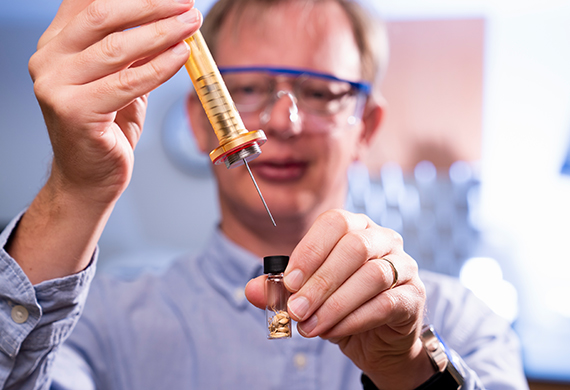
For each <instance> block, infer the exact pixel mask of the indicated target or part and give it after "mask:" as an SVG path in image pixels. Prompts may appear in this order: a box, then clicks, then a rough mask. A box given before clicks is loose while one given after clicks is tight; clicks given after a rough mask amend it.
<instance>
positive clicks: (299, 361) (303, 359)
mask: <svg viewBox="0 0 570 390" xmlns="http://www.w3.org/2000/svg"><path fill="white" fill-rule="evenodd" d="M293 363H295V367H297V368H298V369H299V370H302V369H303V368H305V366H306V365H307V356H305V354H304V353H297V354H295V356H294V357H293Z"/></svg>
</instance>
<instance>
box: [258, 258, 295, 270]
mask: <svg viewBox="0 0 570 390" xmlns="http://www.w3.org/2000/svg"><path fill="white" fill-rule="evenodd" d="M287 263H289V256H265V257H264V258H263V272H264V273H266V274H280V273H281V272H283V271H285V268H287Z"/></svg>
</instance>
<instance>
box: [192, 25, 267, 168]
mask: <svg viewBox="0 0 570 390" xmlns="http://www.w3.org/2000/svg"><path fill="white" fill-rule="evenodd" d="M186 43H188V45H189V46H190V57H189V58H188V61H187V62H186V70H187V71H188V74H189V75H190V78H191V79H192V84H194V88H195V89H196V93H197V94H198V98H199V99H200V102H201V103H202V106H203V107H204V111H206V115H207V116H208V119H209V120H210V123H211V124H212V127H213V129H214V133H215V134H216V137H217V138H218V141H219V143H220V147H218V148H216V149H215V150H213V151H212V152H211V153H210V158H211V160H212V162H214V163H216V164H219V163H221V162H225V163H226V166H228V168H229V167H230V166H232V165H233V164H234V161H233V160H230V162H229V161H228V159H227V156H228V155H231V154H233V153H236V152H239V151H240V150H245V152H246V153H245V154H247V155H246V156H242V157H241V158H240V161H239V162H238V164H239V163H241V159H243V158H247V159H248V160H250V159H252V158H254V157H256V156H257V155H258V154H259V153H261V151H260V149H259V147H257V148H250V147H249V146H252V144H254V143H255V144H257V146H259V145H262V144H263V143H264V142H265V141H266V137H265V134H264V133H263V131H261V130H257V131H248V130H247V129H246V128H245V126H244V124H243V121H242V119H241V117H240V115H239V113H238V111H237V109H236V107H235V104H234V102H233V100H232V98H231V96H230V93H229V91H228V89H227V87H226V84H225V83H224V80H223V79H222V76H221V74H220V71H219V70H218V67H217V65H216V63H215V61H214V58H213V57H212V54H211V53H210V50H209V49H208V46H207V45H206V41H205V40H204V37H203V36H202V33H201V32H200V31H197V32H196V33H195V34H194V35H192V36H191V37H190V38H188V39H186ZM250 150H251V151H252V152H249V153H248V151H250ZM253 150H257V151H258V152H253ZM243 153H244V152H242V154H243Z"/></svg>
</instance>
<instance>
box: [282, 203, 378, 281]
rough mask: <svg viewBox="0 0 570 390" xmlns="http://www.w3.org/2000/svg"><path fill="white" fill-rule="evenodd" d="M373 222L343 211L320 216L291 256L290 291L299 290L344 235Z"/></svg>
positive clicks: (286, 279)
mask: <svg viewBox="0 0 570 390" xmlns="http://www.w3.org/2000/svg"><path fill="white" fill-rule="evenodd" d="M370 223H371V221H370V219H369V218H368V217H366V216H365V215H363V214H351V213H348V212H346V211H344V210H330V211H327V212H325V213H323V214H321V215H320V216H319V217H318V218H317V220H316V221H315V223H314V224H313V226H311V228H310V229H309V231H308V232H307V234H306V235H305V236H304V237H303V239H302V240H301V241H300V242H299V244H298V245H297V247H296V248H295V250H294V251H293V253H292V254H291V258H290V259H289V265H288V266H287V269H286V270H285V273H284V275H285V278H284V283H285V286H286V287H287V289H288V290H289V291H291V292H295V291H298V290H299V289H300V288H301V286H302V285H303V284H304V283H305V282H306V281H307V280H308V279H309V278H310V277H311V276H312V275H313V273H314V272H315V271H316V270H317V269H318V268H319V267H320V266H321V264H322V262H323V260H324V259H326V258H327V257H328V255H329V254H330V253H331V251H332V250H333V248H334V247H335V246H336V244H337V243H338V242H339V241H340V239H341V238H342V237H343V236H344V235H345V234H347V233H348V232H349V231H352V230H363V229H366V227H368V226H369V224H370Z"/></svg>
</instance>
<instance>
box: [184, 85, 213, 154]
mask: <svg viewBox="0 0 570 390" xmlns="http://www.w3.org/2000/svg"><path fill="white" fill-rule="evenodd" d="M186 112H187V113H188V118H189V121H190V128H191V129H192V133H194V138H195V139H196V145H198V148H199V149H200V151H201V152H202V153H205V154H208V153H210V149H211V148H210V145H209V143H210V135H211V134H213V133H214V132H213V130H212V127H211V125H210V122H209V121H208V117H207V116H206V113H205V112H204V108H203V107H202V104H201V103H200V99H198V95H196V94H195V93H193V92H190V93H189V94H188V96H187V97H186Z"/></svg>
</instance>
